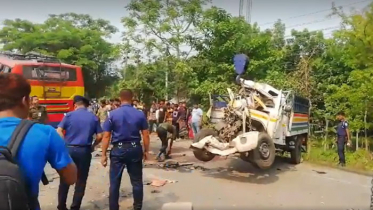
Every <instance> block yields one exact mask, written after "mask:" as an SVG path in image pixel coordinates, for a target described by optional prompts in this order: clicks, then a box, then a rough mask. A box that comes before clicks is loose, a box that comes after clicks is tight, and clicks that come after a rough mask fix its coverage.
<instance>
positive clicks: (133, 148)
mask: <svg viewBox="0 0 373 210" xmlns="http://www.w3.org/2000/svg"><path fill="white" fill-rule="evenodd" d="M142 158H143V151H142V146H141V144H140V143H139V142H123V143H122V144H121V145H119V144H114V146H113V149H112V150H111V152H110V187H109V209H110V210H119V209H122V208H120V207H119V194H120V193H119V192H120V186H121V181H122V175H123V170H124V169H125V168H127V173H128V175H129V177H130V181H131V185H132V193H133V209H134V210H141V209H142V202H143V198H144V187H143V185H144V184H143V177H142V169H143V167H142Z"/></svg>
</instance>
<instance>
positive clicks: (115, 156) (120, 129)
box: [101, 89, 149, 210]
mask: <svg viewBox="0 0 373 210" xmlns="http://www.w3.org/2000/svg"><path fill="white" fill-rule="evenodd" d="M132 98H133V93H132V91H131V90H129V89H125V90H122V91H121V92H120V100H121V106H120V107H118V108H117V109H115V110H113V111H111V112H110V113H109V116H108V118H107V119H106V121H105V123H104V126H103V130H104V137H103V141H102V144H101V145H102V157H101V164H102V165H103V166H104V167H106V165H107V154H106V152H107V149H108V146H109V142H110V138H111V137H112V139H111V143H112V144H113V148H112V149H111V152H110V190H109V209H110V210H118V209H119V203H118V200H119V189H120V183H121V180H122V174H123V169H124V168H125V167H127V172H128V175H129V176H130V180H131V185H132V190H133V200H134V202H133V207H134V209H135V210H140V209H141V208H142V201H143V196H144V195H143V179H142V169H143V168H142V167H143V165H142V159H143V158H144V160H146V158H147V156H148V151H149V130H148V123H147V121H146V117H145V115H144V113H143V112H139V111H137V110H136V108H134V107H133V105H132ZM140 132H141V133H142V137H143V147H142V146H141V144H140V142H141V135H140Z"/></svg>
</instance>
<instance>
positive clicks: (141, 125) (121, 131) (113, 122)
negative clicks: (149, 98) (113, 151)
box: [103, 104, 148, 143]
mask: <svg viewBox="0 0 373 210" xmlns="http://www.w3.org/2000/svg"><path fill="white" fill-rule="evenodd" d="M147 129H148V122H147V120H146V117H145V115H144V113H143V112H139V111H138V110H137V109H136V108H134V107H133V106H132V105H130V104H125V105H121V106H120V107H118V109H115V110H113V111H111V112H110V113H109V116H108V118H107V119H106V121H105V123H104V125H103V130H104V131H105V132H112V142H111V143H119V142H125V141H131V142H136V141H138V142H140V141H141V135H140V131H142V130H147Z"/></svg>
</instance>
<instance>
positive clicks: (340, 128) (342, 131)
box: [337, 121, 348, 136]
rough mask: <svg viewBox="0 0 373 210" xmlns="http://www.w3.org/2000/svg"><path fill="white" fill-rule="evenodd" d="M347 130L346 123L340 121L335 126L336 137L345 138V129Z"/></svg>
mask: <svg viewBox="0 0 373 210" xmlns="http://www.w3.org/2000/svg"><path fill="white" fill-rule="evenodd" d="M347 128H348V123H347V121H341V122H340V123H339V124H338V126H337V135H338V136H347V132H346V129H347Z"/></svg>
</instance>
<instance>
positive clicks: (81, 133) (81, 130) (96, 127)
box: [57, 96, 102, 210]
mask: <svg viewBox="0 0 373 210" xmlns="http://www.w3.org/2000/svg"><path fill="white" fill-rule="evenodd" d="M88 105H89V101H88V100H87V99H86V98H84V97H83V96H75V97H74V106H75V111H72V112H69V113H67V114H66V115H65V117H64V118H63V119H62V121H61V123H60V124H59V125H58V128H57V132H58V133H59V134H60V135H61V136H62V137H63V136H64V134H63V132H64V131H66V135H65V142H66V144H67V147H68V149H69V153H70V156H71V158H72V159H73V161H74V163H75V165H76V166H77V169H78V180H77V182H76V184H75V192H74V197H73V202H72V204H71V208H70V209H71V210H77V209H80V206H81V203H82V200H83V196H84V192H85V187H86V183H87V178H88V173H89V167H90V165H91V159H92V154H91V152H92V151H93V149H94V147H95V146H97V145H98V144H99V143H100V141H101V140H102V129H101V126H100V122H99V120H98V119H97V117H96V116H95V115H94V114H93V113H91V112H89V111H88V110H87V107H88ZM94 134H96V140H95V142H94V143H93V145H92V141H93V135H94ZM68 191H69V186H68V185H67V184H65V183H63V182H62V181H60V186H59V188H58V206H57V209H59V210H67V208H66V199H67V194H68Z"/></svg>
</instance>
